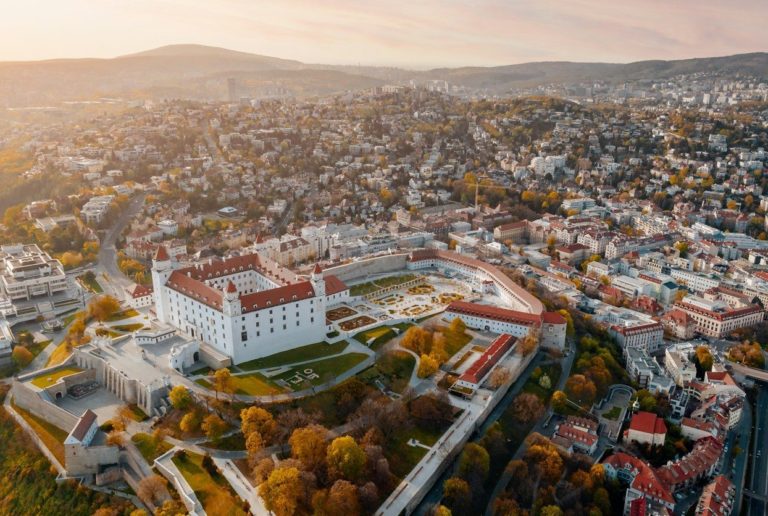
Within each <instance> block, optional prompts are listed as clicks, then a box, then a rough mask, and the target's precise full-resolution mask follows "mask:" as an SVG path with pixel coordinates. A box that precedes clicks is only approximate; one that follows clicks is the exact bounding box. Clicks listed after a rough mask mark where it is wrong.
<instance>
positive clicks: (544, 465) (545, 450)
mask: <svg viewBox="0 0 768 516" xmlns="http://www.w3.org/2000/svg"><path fill="white" fill-rule="evenodd" d="M539 437H540V436H539ZM525 460H526V462H528V463H529V464H530V465H531V466H532V467H533V468H535V469H536V470H538V471H539V473H540V474H541V478H542V480H543V481H544V482H547V483H549V484H554V483H556V482H557V481H558V480H559V479H560V476H561V475H562V474H563V459H562V458H561V457H560V454H559V453H558V452H557V448H555V447H554V445H552V443H550V442H549V441H543V442H541V443H536V444H532V445H531V446H529V447H528V449H527V450H526V452H525Z"/></svg>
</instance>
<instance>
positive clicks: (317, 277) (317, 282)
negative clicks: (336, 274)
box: [309, 263, 325, 298]
mask: <svg viewBox="0 0 768 516" xmlns="http://www.w3.org/2000/svg"><path fill="white" fill-rule="evenodd" d="M309 282H310V283H311V284H312V290H314V291H315V296H317V297H319V298H325V280H324V279H323V269H322V268H320V264H319V263H316V264H315V268H314V269H312V274H310V275H309Z"/></svg>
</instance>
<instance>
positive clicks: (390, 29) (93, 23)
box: [0, 0, 768, 67]
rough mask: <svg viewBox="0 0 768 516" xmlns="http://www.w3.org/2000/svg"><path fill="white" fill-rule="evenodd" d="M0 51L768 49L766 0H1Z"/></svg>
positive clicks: (691, 53)
mask: <svg viewBox="0 0 768 516" xmlns="http://www.w3.org/2000/svg"><path fill="white" fill-rule="evenodd" d="M6 1H7V3H8V4H9V5H5V6H4V7H3V15H2V17H0V60H28V59H47V58H57V57H113V56H116V55H121V54H127V53H132V52H137V51H141V50H146V49H150V48H154V47H157V46H161V45H167V44H173V43H200V44H205V45H214V46H221V47H227V48H232V49H236V50H242V51H246V52H253V53H258V54H264V55H270V56H275V57H283V58H290V59H298V60H301V61H304V62H311V63H332V64H378V65H401V66H410V67H425V66H460V65H473V64H474V65H498V64H512V63H519V62H525V61H538V60H547V61H551V60H574V61H612V62H627V61H636V60H641V59H678V58H686V57H704V56H714V55H727V54H735V53H740V52H753V51H765V50H768V36H767V35H766V32H765V21H766V20H768V0H378V1H371V0H15V1H12V0H6Z"/></svg>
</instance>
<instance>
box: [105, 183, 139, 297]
mask: <svg viewBox="0 0 768 516" xmlns="http://www.w3.org/2000/svg"><path fill="white" fill-rule="evenodd" d="M146 196H147V194H146V193H141V194H139V195H137V196H136V197H134V198H133V199H131V200H130V202H129V203H128V205H127V206H126V207H125V209H124V210H123V211H122V212H121V213H120V215H119V217H118V218H117V220H116V221H115V223H114V224H112V226H111V227H110V228H109V229H107V230H106V233H105V235H104V238H103V239H102V241H101V247H100V248H99V255H98V257H97V262H96V267H95V269H94V273H95V274H96V279H97V280H98V282H99V284H101V286H102V287H103V288H104V292H105V293H107V294H111V295H113V296H115V297H116V298H117V299H122V297H123V291H124V289H125V288H127V287H129V286H130V285H131V284H132V283H133V280H131V279H130V278H128V277H127V276H125V275H124V274H123V273H122V272H121V271H120V269H119V267H118V266H117V248H116V247H115V245H116V243H117V239H118V238H120V234H121V233H122V232H123V230H124V229H125V227H126V226H127V225H128V224H129V223H130V222H131V221H132V220H133V219H134V217H136V215H137V214H138V213H139V212H140V211H141V209H142V208H143V207H144V199H145V198H146Z"/></svg>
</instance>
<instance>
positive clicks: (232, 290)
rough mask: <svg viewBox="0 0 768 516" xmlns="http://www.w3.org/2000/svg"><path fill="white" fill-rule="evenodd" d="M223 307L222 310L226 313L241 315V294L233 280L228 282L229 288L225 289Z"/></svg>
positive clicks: (230, 315) (232, 315)
mask: <svg viewBox="0 0 768 516" xmlns="http://www.w3.org/2000/svg"><path fill="white" fill-rule="evenodd" d="M221 309H222V312H224V315H226V316H229V317H234V316H236V315H240V311H241V306H240V294H239V293H238V291H237V287H236V286H235V284H234V283H232V281H231V280H230V282H229V283H227V288H226V290H225V291H224V302H223V303H222V305H221Z"/></svg>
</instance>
